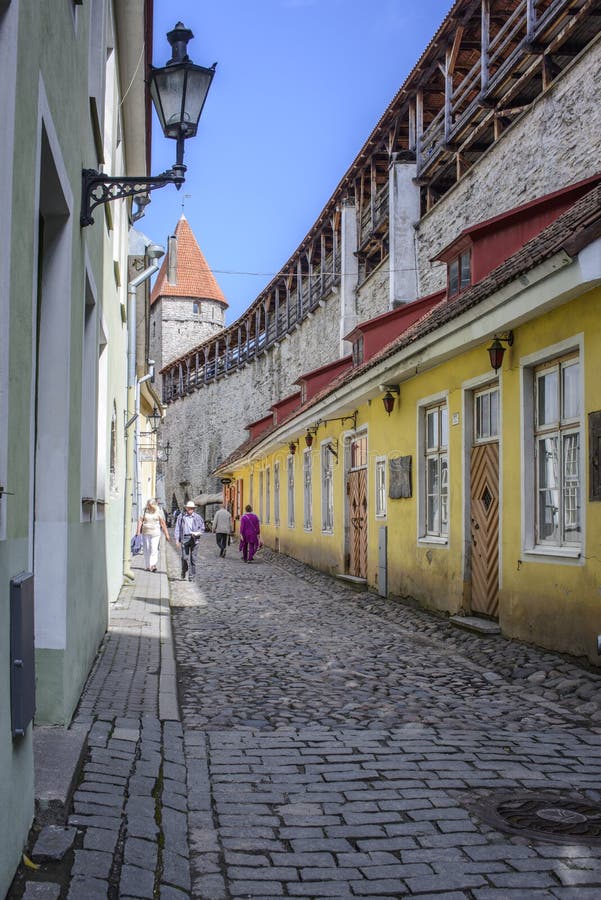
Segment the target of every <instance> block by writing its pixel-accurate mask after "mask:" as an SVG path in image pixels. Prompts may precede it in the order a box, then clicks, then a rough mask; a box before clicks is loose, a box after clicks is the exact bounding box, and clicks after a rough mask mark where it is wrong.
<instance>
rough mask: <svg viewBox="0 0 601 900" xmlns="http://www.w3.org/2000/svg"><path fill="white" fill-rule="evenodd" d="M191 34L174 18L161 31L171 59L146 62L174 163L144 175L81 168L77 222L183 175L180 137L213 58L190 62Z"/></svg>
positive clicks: (196, 111) (196, 108)
mask: <svg viewBox="0 0 601 900" xmlns="http://www.w3.org/2000/svg"><path fill="white" fill-rule="evenodd" d="M193 37H194V35H193V34H192V32H191V31H190V29H189V28H186V27H185V26H184V25H183V24H182V23H181V22H178V23H177V25H176V26H175V28H174V29H173V31H170V32H169V33H168V34H167V40H168V41H169V43H170V44H171V59H170V60H169V62H168V63H167V65H166V66H163V68H155V67H154V66H153V67H152V70H151V73H150V79H149V84H150V96H151V97H152V102H153V103H154V106H155V109H156V113H157V116H158V117H159V122H160V123H161V128H162V129H163V133H164V135H165V137H167V138H172V139H173V140H175V141H177V147H176V159H175V165H174V166H173V167H172V168H171V169H167V171H166V172H163V173H162V174H161V175H156V176H154V177H153V176H151V177H150V178H137V177H135V176H133V175H132V176H128V177H119V176H110V175H104V174H102V173H101V172H97V171H96V170H95V169H84V170H83V173H82V176H83V183H82V190H81V216H80V224H81V227H82V228H84V227H85V226H86V225H92V224H93V222H94V219H93V218H92V213H93V211H94V210H95V208H96V207H97V206H99V205H100V204H101V203H108V202H109V201H110V200H122V199H124V198H125V197H133V196H135V195H139V194H141V195H144V196H146V195H148V192H149V191H154V190H156V189H157V188H162V187H165V185H166V184H174V185H175V187H176V188H177V190H179V189H180V187H181V186H182V184H183V183H184V181H185V174H186V167H185V165H184V141H186V140H187V139H188V138H191V137H194V135H195V134H196V132H197V130H198V120H199V119H200V114H201V113H202V109H203V106H204V104H205V100H206V99H207V94H208V92H209V88H210V86H211V81H212V80H213V75H214V74H215V67H216V65H217V63H213V65H212V66H211V68H210V69H205V68H204V67H203V66H196V65H194V63H192V62H190V58H189V56H188V41H189V40H190V38H193Z"/></svg>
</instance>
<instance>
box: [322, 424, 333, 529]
mask: <svg viewBox="0 0 601 900" xmlns="http://www.w3.org/2000/svg"><path fill="white" fill-rule="evenodd" d="M329 445H330V441H322V444H321V531H322V534H333V533H334V464H333V459H332V454H331V453H330V451H329V450H328V447H329Z"/></svg>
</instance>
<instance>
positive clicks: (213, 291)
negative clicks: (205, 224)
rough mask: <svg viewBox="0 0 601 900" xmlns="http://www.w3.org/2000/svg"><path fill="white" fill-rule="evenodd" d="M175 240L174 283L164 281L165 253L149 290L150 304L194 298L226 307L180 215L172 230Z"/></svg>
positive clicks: (189, 230) (195, 242)
mask: <svg viewBox="0 0 601 900" xmlns="http://www.w3.org/2000/svg"><path fill="white" fill-rule="evenodd" d="M175 237H176V238H177V266H176V281H175V283H174V284H172V283H171V282H169V281H168V280H167V269H168V265H169V255H168V254H167V255H166V256H165V258H164V259H163V264H162V265H161V268H160V270H159V274H158V276H157V280H156V282H155V284H154V287H153V289H152V296H151V299H150V302H151V303H155V302H156V301H157V300H158V299H159V297H195V298H198V299H199V300H217V301H218V302H219V303H221V304H222V305H223V306H226V307H227V305H228V302H227V300H226V299H225V297H224V296H223V293H222V291H221V288H220V287H219V285H218V284H217V282H216V280H215V276H214V275H213V273H212V272H211V270H210V268H209V264H208V263H207V261H206V259H205V258H204V256H203V253H202V250H201V249H200V247H199V246H198V243H197V241H196V238H195V237H194V234H193V232H192V229H191V228H190V225H189V224H188V220H187V219H186V217H185V216H184V214H183V213H182V216H181V218H180V220H179V222H178V223H177V226H176V228H175Z"/></svg>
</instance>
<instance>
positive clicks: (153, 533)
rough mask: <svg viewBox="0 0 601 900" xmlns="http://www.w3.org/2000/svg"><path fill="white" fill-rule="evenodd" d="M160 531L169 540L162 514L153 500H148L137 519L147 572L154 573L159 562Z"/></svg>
mask: <svg viewBox="0 0 601 900" xmlns="http://www.w3.org/2000/svg"><path fill="white" fill-rule="evenodd" d="M161 531H162V532H163V534H164V535H165V537H166V538H167V540H170V537H169V532H168V531H167V525H166V524H165V519H164V517H163V513H162V512H161V510H160V509H159V506H158V504H157V503H156V501H155V500H149V501H148V503H147V504H146V507H145V509H144V513H143V515H141V516H140V518H139V519H138V531H137V533H138V534H141V535H142V541H143V545H144V565H145V567H146V571H147V572H156V570H157V562H158V560H159V542H160V540H161Z"/></svg>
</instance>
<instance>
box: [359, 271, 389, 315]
mask: <svg viewBox="0 0 601 900" xmlns="http://www.w3.org/2000/svg"><path fill="white" fill-rule="evenodd" d="M389 279H390V262H389V258H388V257H387V258H386V259H385V260H383V261H382V262H381V263H380V265H379V266H378V268H377V269H375V270H374V271H373V272H371V273H370V275H369V276H368V277H367V278H366V279H365V281H364V282H363V284H362V285H361V286H360V287H359V288H358V289H357V321H358V322H366V321H367V320H368V319H373V318H374V316H379V315H380V313H384V312H386V310H387V309H388V305H389V294H390V291H389Z"/></svg>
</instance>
